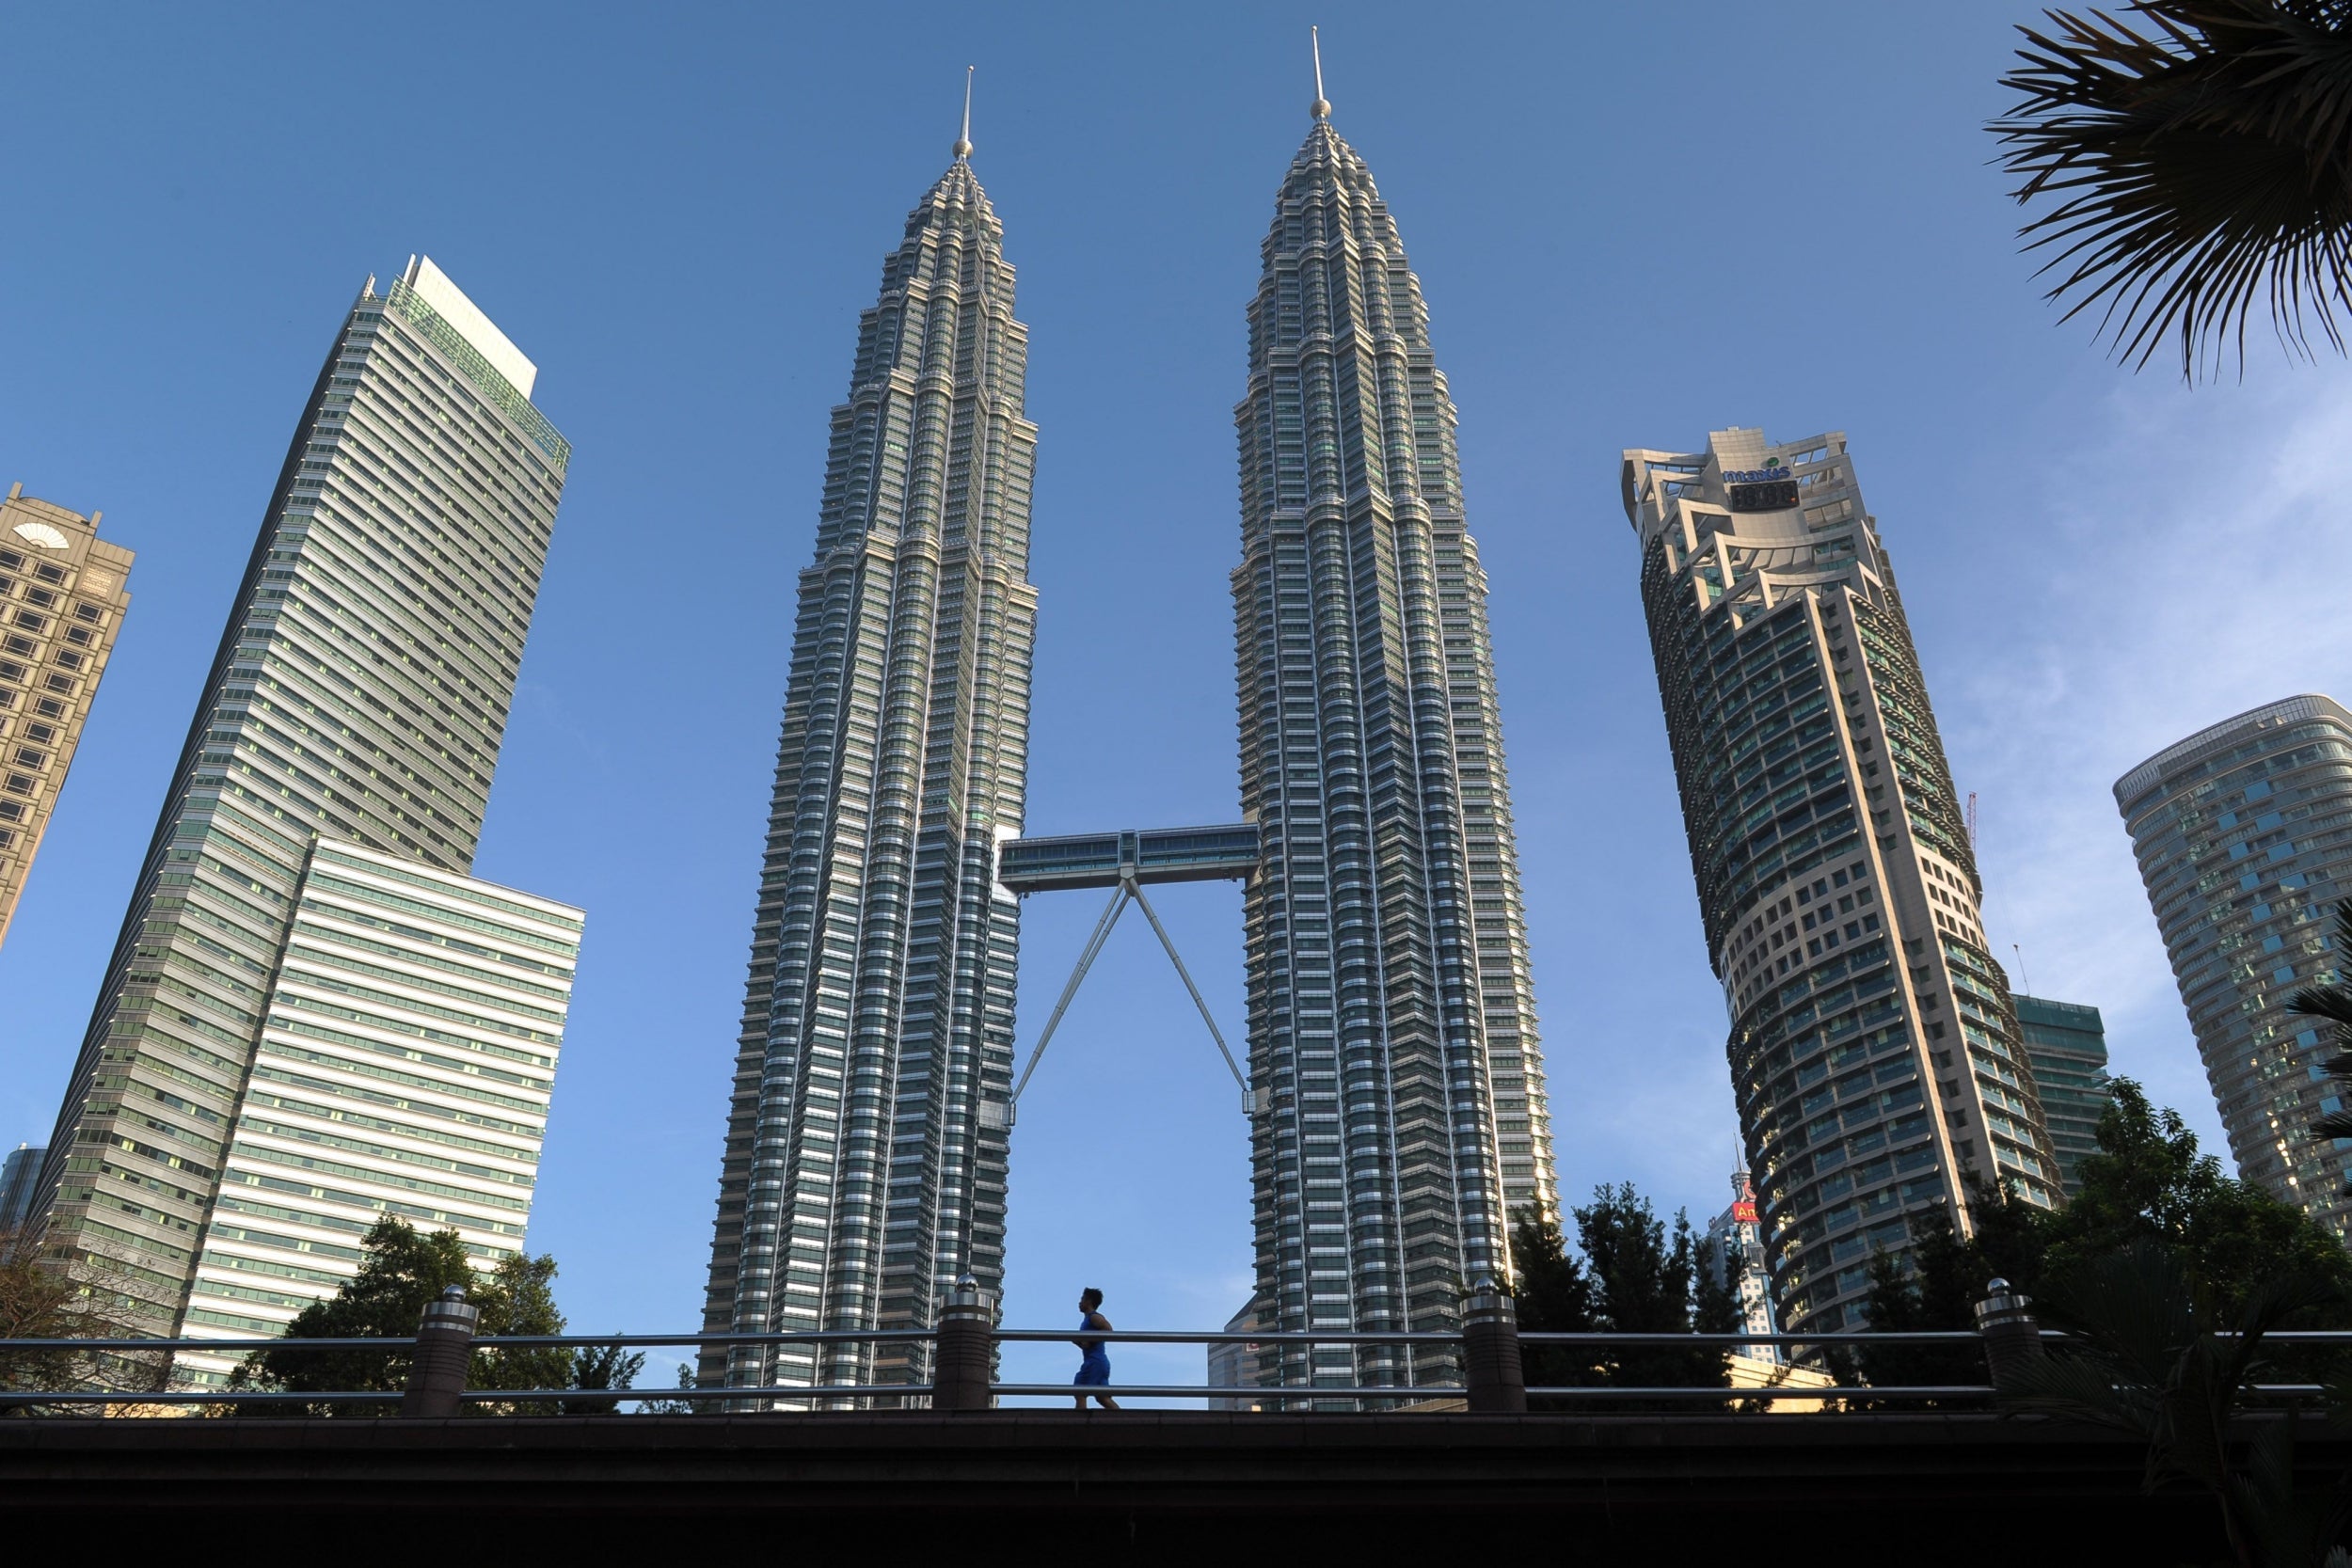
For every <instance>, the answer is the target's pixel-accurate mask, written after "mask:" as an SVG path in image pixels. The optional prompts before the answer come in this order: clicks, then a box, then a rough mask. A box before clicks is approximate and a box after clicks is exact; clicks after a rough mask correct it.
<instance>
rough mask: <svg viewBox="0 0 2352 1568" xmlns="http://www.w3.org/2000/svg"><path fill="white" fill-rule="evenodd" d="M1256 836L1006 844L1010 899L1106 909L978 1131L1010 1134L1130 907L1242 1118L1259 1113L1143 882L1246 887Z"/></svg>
mask: <svg viewBox="0 0 2352 1568" xmlns="http://www.w3.org/2000/svg"><path fill="white" fill-rule="evenodd" d="M1258 854H1259V845H1258V831H1257V829H1256V828H1255V827H1254V826H1252V825H1250V824H1248V823H1241V824H1233V825H1230V826H1226V827H1218V828H1179V829H1172V830H1168V831H1166V832H1120V833H1099V834H1089V835H1081V836H1078V837H1073V838H1060V839H1024V840H1014V841H1012V842H1009V843H1008V844H1006V845H1005V846H1003V847H1002V848H1000V850H999V851H998V861H997V874H998V879H999V880H1000V881H1001V882H1002V883H1003V884H1004V885H1005V887H1006V888H1007V889H1008V890H1009V891H1011V892H1013V893H1016V894H1020V895H1027V894H1030V893H1043V892H1052V891H1057V890H1060V889H1065V888H1084V887H1105V886H1107V887H1109V888H1110V890H1111V898H1110V902H1109V903H1108V904H1106V905H1104V908H1103V913H1102V916H1101V918H1100V919H1098V920H1096V921H1095V923H1094V930H1093V932H1092V933H1091V934H1090V935H1089V937H1088V938H1087V943H1086V946H1085V948H1084V949H1083V950H1081V951H1080V953H1079V954H1078V962H1077V967H1075V968H1074V969H1073V970H1072V971H1071V972H1070V983H1069V984H1068V985H1066V986H1064V987H1062V992H1061V997H1060V1000H1058V1001H1057V1002H1056V1003H1055V1004H1054V1011H1053V1013H1052V1015H1051V1016H1050V1017H1048V1018H1047V1019H1046V1021H1045V1028H1044V1029H1043V1031H1042V1032H1041V1033H1040V1034H1039V1036H1038V1040H1037V1044H1036V1045H1035V1046H1034V1047H1032V1048H1031V1049H1030V1052H1029V1059H1028V1061H1027V1063H1026V1064H1025V1065H1024V1066H1023V1068H1022V1069H1021V1077H1020V1080H1019V1082H1017V1083H1015V1084H1014V1085H1013V1087H1012V1094H1011V1096H1010V1098H1009V1099H1008V1100H1006V1101H1004V1102H1003V1103H1002V1104H1001V1105H1000V1104H996V1103H994V1102H992V1101H982V1102H981V1105H980V1112H979V1115H980V1124H981V1125H982V1126H984V1127H997V1128H1008V1127H1010V1126H1011V1125H1012V1123H1013V1113H1014V1108H1015V1107H1016V1106H1018V1105H1019V1104H1020V1102H1021V1093H1022V1091H1023V1090H1024V1089H1025V1088H1027V1087H1028V1085H1029V1078H1030V1076H1031V1074H1033V1073H1035V1072H1036V1071H1037V1066H1038V1063H1039V1062H1040V1061H1041V1059H1042V1058H1043V1057H1044V1055H1045V1048H1046V1047H1047V1046H1048V1045H1050V1044H1052V1043H1053V1039H1054V1032H1055V1031H1056V1030H1057V1029H1058V1028H1060V1027H1061V1021H1062V1017H1063V1015H1064V1014H1066V1013H1067V1012H1069V1010H1070V1004H1071V1002H1072V1001H1073V999H1074V998H1075V997H1076V996H1077V994H1078V988H1079V987H1080V986H1081V985H1083V984H1084V983H1085V981H1086V977H1087V972H1088V971H1089V970H1090V969H1092V968H1093V967H1094V960H1095V959H1096V958H1100V957H1102V953H1103V944H1104V942H1108V941H1109V940H1110V934H1111V930H1112V928H1113V927H1116V926H1117V925H1118V924H1119V917H1120V915H1121V914H1123V913H1125V912H1126V909H1127V906H1128V905H1129V904H1130V903H1135V904H1139V905H1141V906H1142V907H1143V917H1144V919H1146V920H1148V921H1150V922H1151V923H1152V934H1153V935H1155V936H1157V937H1158V938H1159V939H1160V946H1161V947H1162V948H1163V949H1164V950H1165V951H1166V952H1167V954H1168V962H1169V963H1171V964H1174V965H1175V966H1176V975H1177V978H1179V979H1181V980H1182V981H1184V990H1185V992H1186V993H1187V994H1189V995H1190V996H1191V998H1192V1005H1193V1006H1195V1007H1197V1008H1199V1009H1200V1022H1203V1023H1205V1024H1207V1025H1208V1028H1209V1038H1210V1039H1211V1040H1213V1041H1215V1042H1216V1053H1217V1055H1218V1056H1220V1057H1222V1058H1223V1059H1224V1062H1225V1070H1226V1071H1228V1072H1230V1073H1232V1075H1233V1082H1234V1083H1235V1084H1237V1085H1240V1086H1241V1096H1242V1113H1243V1114H1244V1115H1245V1116H1251V1115H1255V1114H1256V1112H1257V1103H1256V1098H1255V1096H1254V1095H1253V1094H1252V1093H1251V1091H1250V1088H1249V1081H1248V1077H1247V1076H1245V1075H1244V1074H1243V1072H1242V1070H1241V1064H1240V1063H1238V1062H1236V1061H1235V1060H1234V1059H1233V1053H1232V1049H1231V1048H1230V1047H1229V1046H1227V1044H1226V1043H1225V1034H1224V1031H1223V1030H1221V1029H1219V1028H1218V1027H1217V1026H1216V1017H1215V1015H1213V1014H1212V1013H1211V1012H1210V1011H1209V1004H1208V999H1207V998H1205V997H1203V996H1202V995H1201V994H1200V987H1199V986H1197V985H1195V984H1194V983H1193V978H1192V972H1191V971H1190V970H1188V969H1186V968H1185V967H1184V958H1183V957H1182V956H1181V955H1180V954H1178V952H1177V951H1176V942H1175V941H1174V939H1173V938H1171V937H1170V936H1169V935H1168V927H1166V926H1164V925H1162V924H1161V923H1160V916H1159V911H1156V910H1154V909H1153V908H1152V901H1151V900H1150V899H1149V898H1146V897H1145V896H1144V895H1143V884H1144V883H1146V882H1164V881H1204V880H1246V879H1248V878H1249V877H1250V876H1251V875H1253V874H1254V873H1255V872H1256V870H1257V866H1258Z"/></svg>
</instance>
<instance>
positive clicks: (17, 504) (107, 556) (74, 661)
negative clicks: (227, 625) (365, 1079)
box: [0, 484, 132, 1180]
mask: <svg viewBox="0 0 2352 1568" xmlns="http://www.w3.org/2000/svg"><path fill="white" fill-rule="evenodd" d="M98 518H99V515H98V514H97V513H95V512H93V513H91V514H90V515H88V516H87V517H85V516H83V515H81V514H80V513H78V512H69V511H67V510H66V509H65V508H64V507H62V506H53V505H51V504H50V503H49V502H47V501H43V500H35V499H33V498H32V497H30V496H27V495H26V494H24V486H23V485H19V484H11V485H10V486H8V499H6V500H5V501H0V942H6V941H7V940H8V922H9V921H10V920H11V919H13V918H14V917H15V915H16V906H17V900H18V899H19V898H21V897H22V896H23V895H24V879H25V878H26V877H27V876H28V875H29V874H30V873H31V872H32V869H33V856H34V854H35V853H36V852H37V851H39V849H40V836H41V833H42V832H44V831H45V830H46V829H47V828H48V826H49V818H50V815H51V814H52V813H54V812H55V811H56V809H57V792H58V791H59V790H61V789H63V788H64V787H65V776H66V770H67V769H68V768H71V767H72V766H73V752H74V750H75V748H77V747H78V746H80V745H81V743H82V726H83V724H84V723H86V722H87V721H88V719H89V710H90V703H91V700H92V699H94V698H95V697H96V696H97V695H98V678H99V676H101V675H102V674H103V673H105V670H106V658H107V656H108V655H110V654H111V653H113V652H114V645H115V638H116V637H117V635H119V633H120V631H121V629H122V616H123V612H124V611H125V610H128V609H130V606H131V595H130V594H129V593H127V592H126V591H125V590H124V588H123V578H124V577H125V576H127V575H128V574H129V572H130V570H131V559H132V557H131V552H130V551H129V550H126V549H124V548H122V547H121V546H119V545H111V544H108V543H106V542H105V541H104V540H103V539H101V538H99V537H98ZM28 1180H29V1179H28Z"/></svg>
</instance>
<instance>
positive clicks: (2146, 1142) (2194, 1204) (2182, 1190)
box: [2014, 1078, 2352, 1326]
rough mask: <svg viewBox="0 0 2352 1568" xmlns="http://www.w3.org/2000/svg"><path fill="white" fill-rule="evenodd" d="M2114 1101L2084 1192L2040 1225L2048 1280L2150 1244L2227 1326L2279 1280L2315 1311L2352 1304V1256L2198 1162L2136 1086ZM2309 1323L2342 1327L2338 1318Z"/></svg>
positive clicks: (2212, 1162) (2114, 1091) (2308, 1312)
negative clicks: (2292, 1284) (2174, 1259)
mask: <svg viewBox="0 0 2352 1568" xmlns="http://www.w3.org/2000/svg"><path fill="white" fill-rule="evenodd" d="M2109 1092H2110V1093H2111V1095H2112V1096H2113V1101H2114V1102H2113V1103H2112V1104H2110V1105H2109V1106H2108V1107H2107V1109H2106V1112H2105V1113H2104V1114H2103V1115H2102V1116H2101V1117H2100V1118H2099V1130H2098V1140H2099V1149H2098V1152H2097V1153H2095V1154H2092V1155H2090V1156H2088V1157H2087V1158H2086V1159H2085V1160H2084V1161H2083V1163H2082V1167H2081V1184H2082V1191H2081V1192H2080V1194H2079V1195H2077V1196H2075V1198H2074V1201H2073V1202H2071V1203H2069V1204H2068V1205H2067V1206H2066V1207H2065V1208H2064V1209H2063V1210H2061V1211H2059V1212H2057V1213H2055V1214H2050V1215H2047V1216H2044V1217H2043V1218H2042V1219H2041V1221H2040V1222H2039V1228H2040V1231H2041V1234H2042V1238H2043V1240H2044V1243H2045V1245H2044V1255H2043V1258H2042V1270H2041V1272H2042V1275H2055V1274H2058V1273H2062V1272H2064V1271H2066V1270H2069V1269H2073V1268H2075V1267H2077V1266H2079V1265H2081V1264H2083V1263H2085V1262H2087V1261H2089V1260H2090V1259H2095V1258H2100V1257H2105V1256H2106V1255H2108V1254H2111V1253H2115V1252H2119V1251H2121V1250H2122V1249H2123V1248H2124V1247H2126V1246H2127V1245H2129V1244H2130V1243H2133V1242H2135V1241H2138V1240H2142V1239H2145V1240H2151V1241H2154V1242H2156V1243H2160V1244H2162V1245H2164V1246H2166V1247H2169V1248H2170V1249H2171V1250H2173V1251H2174V1252H2175V1253H2176V1254H2178V1256H2179V1257H2180V1259H2181V1263H2182V1266H2183V1268H2184V1269H2185V1270H2186V1271H2187V1276H2188V1278H2189V1280H2190V1281H2191V1283H2192V1284H2193V1285H2194V1286H2195V1288H2196V1289H2198V1290H2199V1291H2205V1292H2207V1293H2209V1294H2210V1295H2211V1296H2212V1298H2213V1302H2214V1306H2215V1309H2216V1310H2217V1311H2218V1312H2220V1313H2221V1314H2222V1315H2223V1316H2224V1317H2227V1318H2234V1317H2235V1316H2236V1315H2237V1314H2238V1313H2239V1312H2241V1311H2242V1310H2244V1308H2245V1306H2246V1303H2247V1301H2248V1298H2249V1291H2252V1290H2253V1289H2254V1288H2256V1287H2257V1286H2259V1285H2262V1284H2264V1283H2265V1282H2269V1281H2274V1280H2286V1279H2291V1280H2295V1281H2296V1282H2298V1284H2299V1285H2300V1286H2303V1287H2306V1288H2307V1289H2305V1290H2303V1291H2302V1294H2303V1295H2306V1296H2308V1297H2310V1298H2311V1299H2312V1301H2313V1302H2324V1301H2326V1300H2328V1299H2329V1298H2330V1297H2331V1296H2332V1297H2343V1296H2344V1295H2346V1294H2347V1293H2352V1255H2347V1254H2346V1253H2345V1251H2344V1245H2343V1243H2340V1242H2338V1241H2337V1240H2336V1238H2335V1237H2334V1235H2333V1234H2332V1233H2330V1232H2329V1231H2328V1229H2327V1227H2324V1226H2322V1225H2320V1224H2319V1223H2318V1222H2317V1221H2315V1220H2313V1219H2312V1217H2311V1216H2310V1215H2308V1214H2306V1213H2304V1212H2303V1211H2302V1210H2300V1209H2298V1208H2296V1206H2295V1205H2293V1204H2290V1203H2286V1202H2283V1201H2281V1200H2280V1199H2279V1198H2276V1197H2274V1196H2271V1195H2270V1194H2269V1193H2267V1192H2265V1190H2264V1189H2262V1188H2260V1187H2257V1186H2255V1185H2253V1184H2252V1183H2251V1182H2248V1181H2240V1180H2236V1179H2234V1178H2233V1177H2230V1176H2227V1175H2224V1174H2223V1172H2222V1169H2221V1162H2220V1161H2219V1160H2217V1159H2216V1158H2215V1157H2214V1156H2212V1155H2210V1154H2201V1153H2200V1152H2199V1151H2198V1148H2197V1134H2195V1133H2194V1132H2190V1131H2189V1130H2188V1126H2187V1124H2186V1123H2185V1122H2184V1121H2183V1120H2182V1119H2181V1117H2180V1114H2179V1113H2178V1112H2176V1111H2171V1110H2165V1111H2158V1110H2156V1109H2155V1108H2154V1107H2153V1106H2152V1105H2151V1104H2150V1103H2149V1101H2148V1096H2147V1094H2146V1092H2145V1091H2144V1090H2142V1089H2141V1088H2140V1086H2139V1085H2137V1084H2136V1083H2134V1082H2133V1081H2132V1080H2130V1079H2128V1078H2119V1079H2117V1080H2116V1081H2115V1082H2114V1084H2113V1085H2110V1091H2109ZM2014 1277H2018V1278H2019V1282H2020V1283H2024V1284H2026V1288H2027V1289H2035V1288H2037V1286H2038V1281H2035V1280H2034V1279H2033V1278H2032V1276H2029V1275H2020V1276H2014ZM2302 1311H2303V1315H2304V1316H2306V1317H2319V1316H2327V1317H2330V1318H2332V1319H2336V1320H2341V1318H2342V1309H2341V1308H2325V1307H2317V1306H2313V1307H2306V1308H2303V1309H2302ZM2290 1326H2322V1325H2320V1324H2318V1323H2297V1324H2294V1325H2290ZM2327 1326H2334V1323H2329V1324H2328V1325H2327Z"/></svg>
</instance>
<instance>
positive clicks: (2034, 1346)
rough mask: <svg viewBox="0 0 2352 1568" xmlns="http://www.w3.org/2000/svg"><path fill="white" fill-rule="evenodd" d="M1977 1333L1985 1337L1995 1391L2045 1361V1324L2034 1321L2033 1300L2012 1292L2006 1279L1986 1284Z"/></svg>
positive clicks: (1978, 1317)
mask: <svg viewBox="0 0 2352 1568" xmlns="http://www.w3.org/2000/svg"><path fill="white" fill-rule="evenodd" d="M1977 1332H1978V1333H1979V1334H1981V1335H1983V1336H1984V1359H1985V1362H1986V1364H1987V1365H1988V1366H1989V1367H1990V1368H1991V1369H1992V1372H1993V1386H1994V1387H1995V1388H2006V1387H2008V1386H2010V1383H2011V1382H2013V1381H2014V1380H2015V1378H2016V1376H2017V1374H2018V1373H2019V1372H2021V1371H2023V1370H2025V1369H2026V1368H2028V1367H2030V1366H2032V1365H2033V1364H2034V1363H2035V1362H2037V1361H2039V1360H2041V1359H2042V1325H2041V1324H2040V1323H2036V1322H2035V1321H2034V1315H2033V1298H2032V1297H2030V1296H2027V1295H2026V1294H2024V1293H2022V1292H2020V1291H2012V1290H2010V1284H2009V1281H2008V1280H2006V1279H1994V1280H1991V1281H1988V1282H1987V1283H1986V1285H1985V1288H1984V1299H1983V1300H1982V1301H1980V1302H1979V1303H1977Z"/></svg>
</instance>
